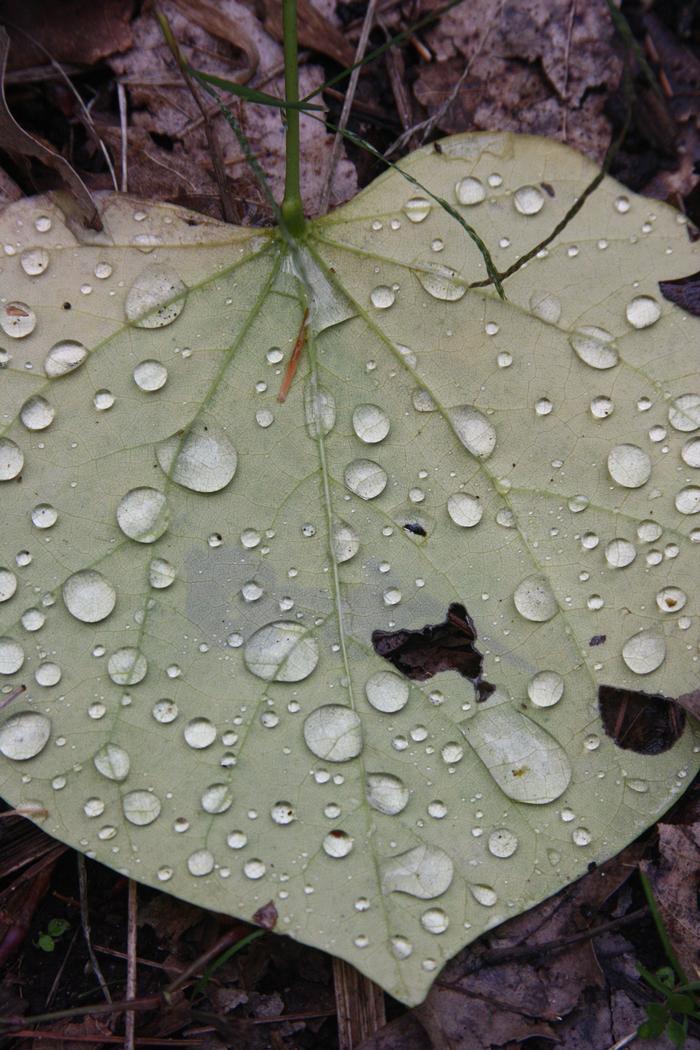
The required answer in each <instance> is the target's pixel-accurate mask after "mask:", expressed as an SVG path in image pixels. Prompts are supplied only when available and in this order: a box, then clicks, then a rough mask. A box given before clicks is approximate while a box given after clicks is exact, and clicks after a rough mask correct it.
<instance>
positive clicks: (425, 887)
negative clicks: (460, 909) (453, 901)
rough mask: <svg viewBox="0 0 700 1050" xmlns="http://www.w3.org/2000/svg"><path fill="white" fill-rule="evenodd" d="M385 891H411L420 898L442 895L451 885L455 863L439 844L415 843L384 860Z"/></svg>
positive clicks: (429, 898) (381, 867)
mask: <svg viewBox="0 0 700 1050" xmlns="http://www.w3.org/2000/svg"><path fill="white" fill-rule="evenodd" d="M380 873H381V883H382V893H407V894H409V896H411V897H417V898H418V899H419V900H424V901H427V900H432V899H433V898H435V897H440V896H441V895H442V894H443V893H445V891H446V890H448V889H449V888H450V884H451V882H452V877H453V875H454V865H453V863H452V859H451V858H450V856H449V855H448V854H447V853H445V851H444V850H443V849H440V847H439V846H432V845H423V846H415V847H414V849H409V850H407V851H406V852H405V853H400V854H399V855H398V856H396V857H391V858H390V859H389V860H385V861H383V862H382V864H381V866H380Z"/></svg>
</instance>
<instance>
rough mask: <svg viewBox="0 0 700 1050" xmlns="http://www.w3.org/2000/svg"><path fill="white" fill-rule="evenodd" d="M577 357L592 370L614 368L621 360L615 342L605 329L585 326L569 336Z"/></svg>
mask: <svg viewBox="0 0 700 1050" xmlns="http://www.w3.org/2000/svg"><path fill="white" fill-rule="evenodd" d="M569 342H570V344H571V346H572V348H573V350H574V351H575V353H576V355H577V357H579V358H580V359H581V361H583V362H584V364H586V365H590V366H591V368H599V369H605V368H614V367H615V365H616V364H617V363H618V361H619V360H620V355H619V354H618V352H617V347H616V346H615V341H614V339H613V337H612V336H611V335H610V332H606V331H605V329H604V328H597V327H596V326H595V325H583V326H582V327H581V328H577V329H576V331H575V332H572V333H571V335H570V336H569Z"/></svg>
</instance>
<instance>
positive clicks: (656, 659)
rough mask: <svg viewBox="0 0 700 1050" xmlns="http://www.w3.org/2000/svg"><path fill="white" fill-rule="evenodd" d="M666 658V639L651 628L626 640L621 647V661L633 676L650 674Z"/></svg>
mask: <svg viewBox="0 0 700 1050" xmlns="http://www.w3.org/2000/svg"><path fill="white" fill-rule="evenodd" d="M665 658H666V639H665V638H664V636H663V635H662V634H661V633H660V632H659V631H657V630H656V629H655V628H653V627H648V628H645V630H643V631H639V632H638V633H637V634H633V635H632V637H631V638H628V639H627V641H626V642H625V644H624V645H623V646H622V659H623V660H624V661H625V663H626V664H627V666H628V667H629V669H630V671H634V673H635V674H651V672H652V671H655V670H656V669H657V667H661V664H662V663H663V662H664V660H665Z"/></svg>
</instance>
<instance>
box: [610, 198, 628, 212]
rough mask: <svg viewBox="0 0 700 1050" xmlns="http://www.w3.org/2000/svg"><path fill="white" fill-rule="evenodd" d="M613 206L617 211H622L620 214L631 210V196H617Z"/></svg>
mask: <svg viewBox="0 0 700 1050" xmlns="http://www.w3.org/2000/svg"><path fill="white" fill-rule="evenodd" d="M613 207H614V209H615V211H616V212H619V213H620V215H624V214H625V213H626V212H628V211H629V210H630V201H629V197H624V196H620V197H616V198H615V200H614V202H613Z"/></svg>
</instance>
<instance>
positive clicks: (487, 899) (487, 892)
mask: <svg viewBox="0 0 700 1050" xmlns="http://www.w3.org/2000/svg"><path fill="white" fill-rule="evenodd" d="M469 892H470V893H471V895H472V897H473V898H474V900H475V901H476V903H477V904H481V905H482V906H483V907H484V908H493V907H494V905H495V904H496V903H497V902H498V896H497V895H496V891H495V890H494V889H492V888H491V886H479V885H472V886H470V887H469Z"/></svg>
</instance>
